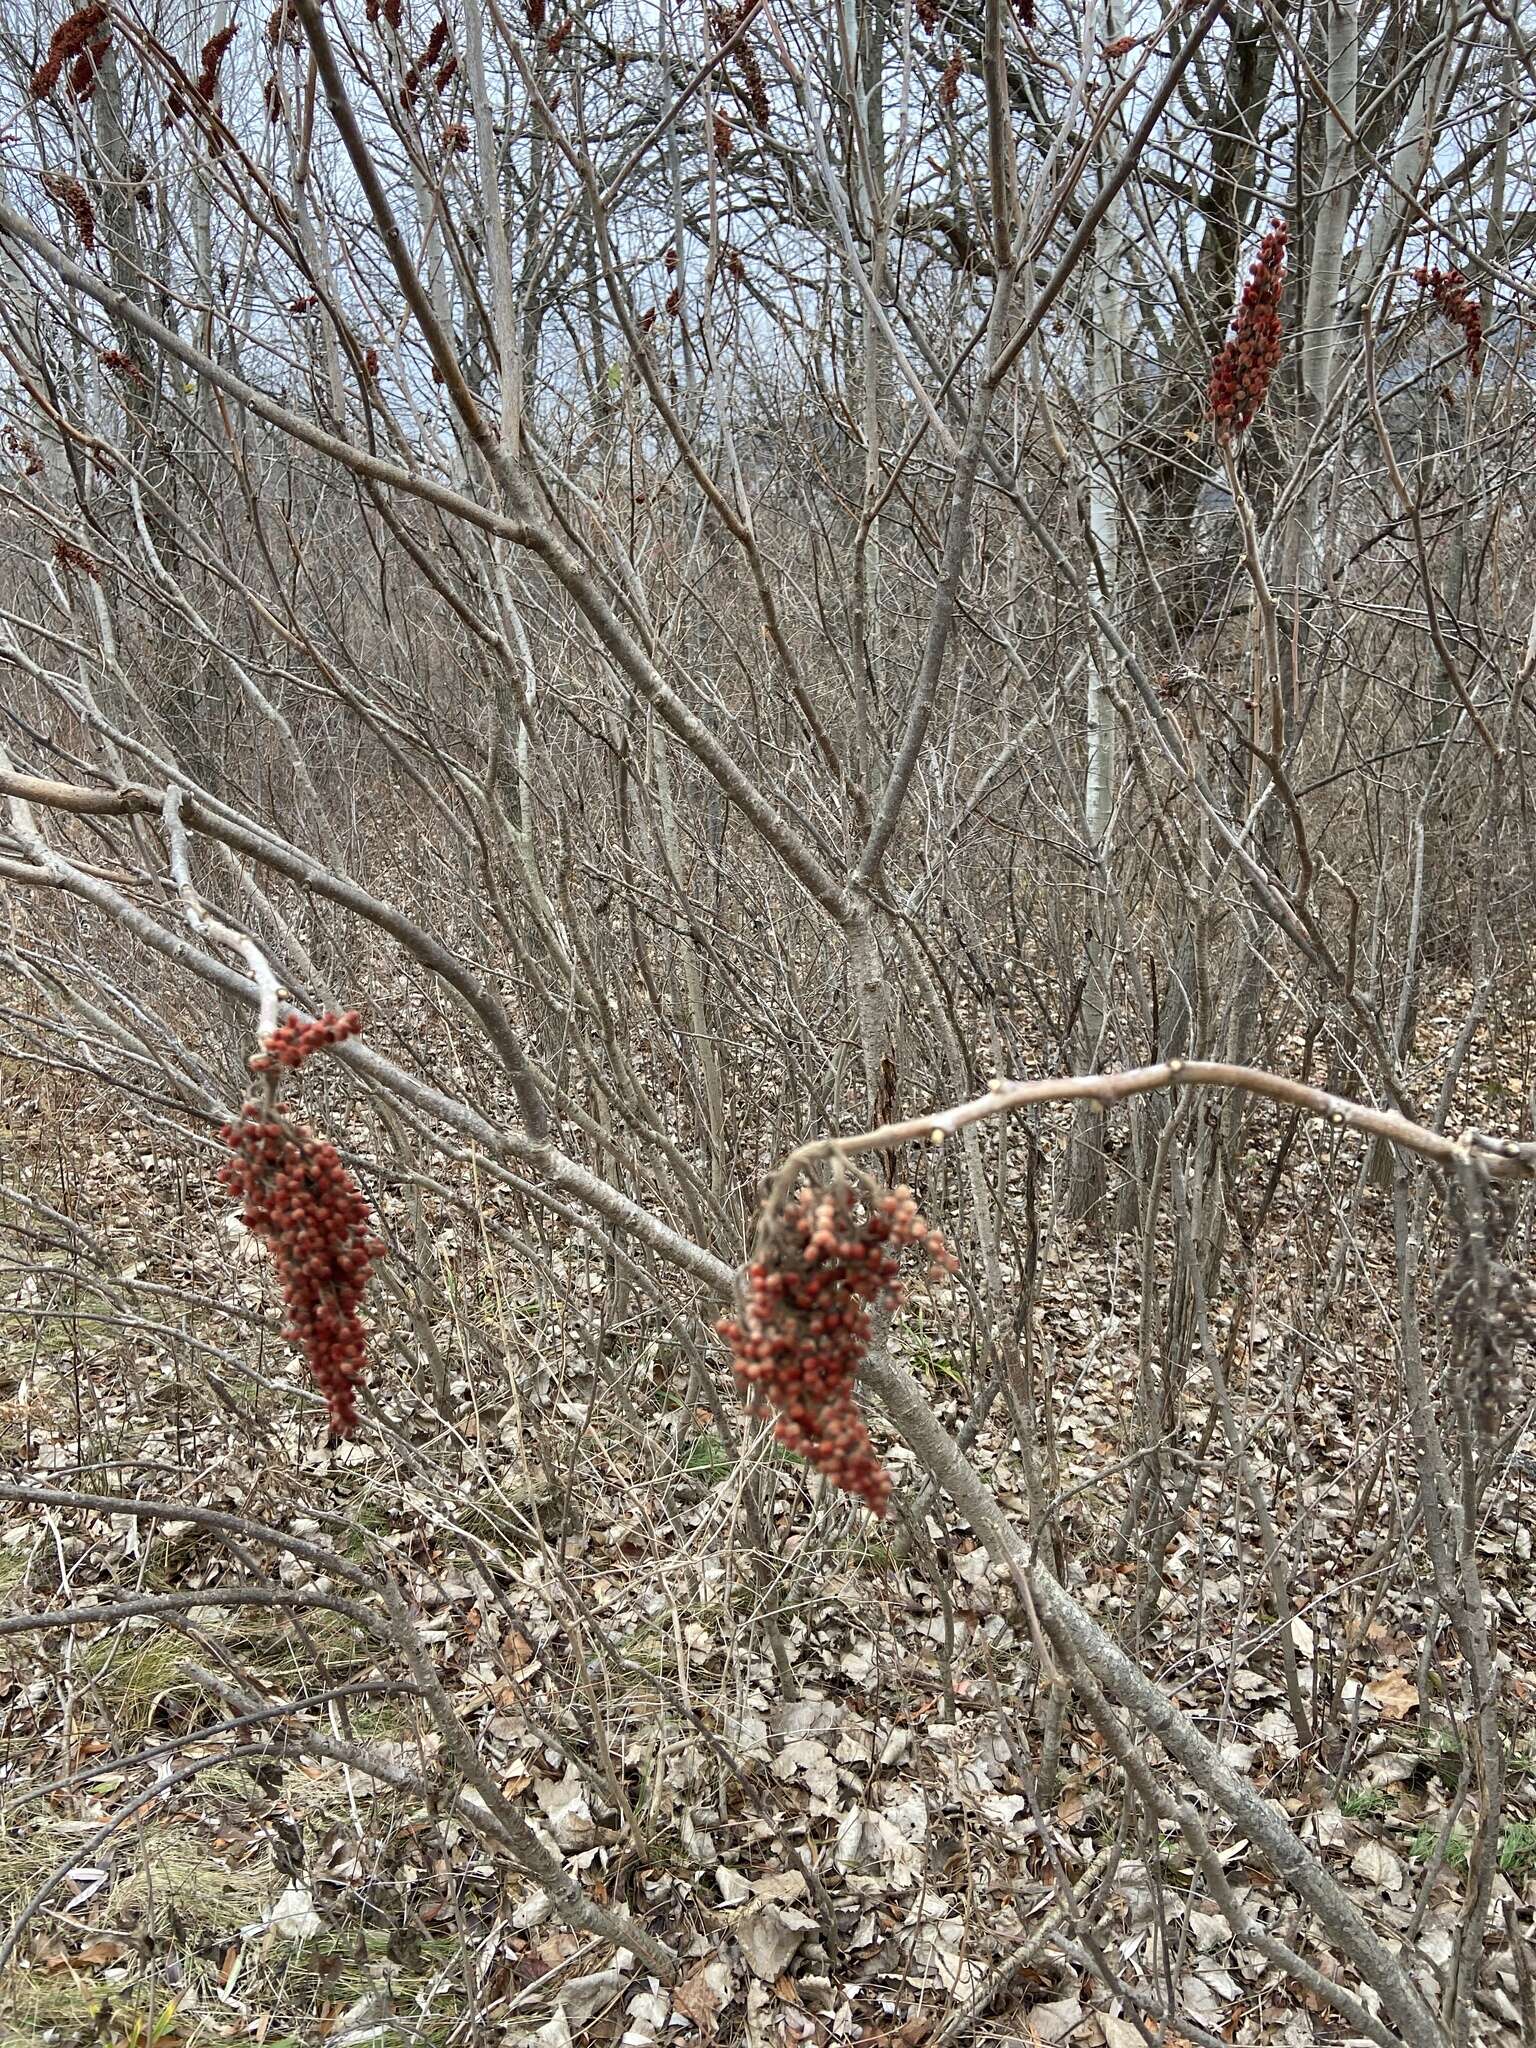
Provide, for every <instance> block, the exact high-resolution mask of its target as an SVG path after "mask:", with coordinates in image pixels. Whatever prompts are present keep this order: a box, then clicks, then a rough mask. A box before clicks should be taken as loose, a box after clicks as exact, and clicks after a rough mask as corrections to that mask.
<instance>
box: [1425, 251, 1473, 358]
mask: <svg viewBox="0 0 1536 2048" xmlns="http://www.w3.org/2000/svg"><path fill="white" fill-rule="evenodd" d="M1413 277H1414V282H1415V284H1421V285H1422V286H1423V287H1424V289H1425V291H1427V292H1428V293H1429V295H1430V297H1431V298H1432V299H1433V300H1434V302H1435V310H1436V312H1437V313H1439V315H1440V317H1441V318H1442V319H1443V320H1449V321H1450V323H1451V325H1452V326H1453V327H1459V328H1460V329H1461V331H1462V334H1463V336H1464V337H1465V340H1466V359H1467V369H1468V372H1469V373H1470V374H1471V375H1472V376H1474V377H1480V376H1481V375H1482V373H1483V309H1482V307H1481V306H1480V305H1479V304H1478V303H1477V300H1476V299H1475V298H1474V297H1473V296H1472V290H1471V287H1470V286H1469V285H1468V283H1467V280H1466V277H1465V275H1464V274H1463V273H1462V272H1461V271H1459V270H1457V269H1456V268H1455V267H1454V265H1453V266H1452V267H1451V268H1450V269H1448V270H1429V269H1420V270H1416V271H1415V272H1414V273H1413Z"/></svg>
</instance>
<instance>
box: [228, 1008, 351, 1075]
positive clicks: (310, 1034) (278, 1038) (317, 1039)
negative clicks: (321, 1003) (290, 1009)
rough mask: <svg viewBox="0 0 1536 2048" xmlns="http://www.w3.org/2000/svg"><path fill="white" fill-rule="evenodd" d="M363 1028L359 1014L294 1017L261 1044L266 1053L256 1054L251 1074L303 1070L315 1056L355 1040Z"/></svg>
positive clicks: (328, 1011) (337, 1012) (269, 1033)
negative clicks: (280, 1070) (306, 1063)
mask: <svg viewBox="0 0 1536 2048" xmlns="http://www.w3.org/2000/svg"><path fill="white" fill-rule="evenodd" d="M362 1028H363V1020H362V1018H361V1017H360V1016H359V1015H358V1013H357V1011H356V1010H343V1011H337V1010H322V1011H321V1012H320V1014H319V1016H318V1017H312V1018H310V1019H309V1020H308V1021H306V1020H305V1019H304V1018H302V1017H290V1018H289V1019H288V1021H287V1023H286V1024H279V1025H278V1027H277V1029H276V1030H275V1031H269V1032H268V1033H267V1035H266V1037H265V1038H264V1039H263V1040H262V1041H261V1043H262V1048H263V1049H262V1051H260V1052H257V1053H252V1055H251V1060H250V1067H251V1072H252V1073H253V1074H270V1073H272V1072H274V1071H275V1070H276V1069H277V1068H278V1067H302V1066H303V1064H304V1062H305V1061H306V1060H307V1059H308V1058H309V1056H310V1054H311V1053H316V1052H320V1051H321V1050H322V1049H323V1048H324V1047H325V1046H328V1045H340V1044H341V1042H342V1041H343V1039H347V1038H354V1037H355V1036H356V1035H357V1033H358V1032H359V1031H361V1030H362Z"/></svg>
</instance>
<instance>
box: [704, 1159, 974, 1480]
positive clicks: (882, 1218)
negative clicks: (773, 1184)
mask: <svg viewBox="0 0 1536 2048" xmlns="http://www.w3.org/2000/svg"><path fill="white" fill-rule="evenodd" d="M914 1247H920V1248H922V1249H923V1250H925V1251H926V1252H927V1253H928V1255H929V1262H930V1271H931V1272H932V1273H933V1274H934V1275H938V1274H941V1273H952V1272H954V1271H955V1270H956V1266H957V1261H956V1259H955V1257H954V1254H953V1253H952V1252H951V1251H950V1250H949V1249H948V1247H947V1246H946V1245H945V1242H944V1239H943V1237H942V1236H941V1235H940V1233H939V1232H938V1231H937V1230H930V1229H929V1227H928V1225H927V1223H926V1222H925V1221H924V1219H923V1218H922V1216H920V1215H919V1213H918V1208H917V1202H916V1199H915V1197H914V1196H913V1193H912V1190H911V1189H910V1188H904V1187H903V1188H893V1189H891V1190H889V1191H888V1192H886V1193H885V1194H882V1195H870V1196H868V1197H866V1198H864V1199H863V1200H859V1199H857V1198H856V1197H855V1196H853V1195H852V1194H851V1192H850V1191H849V1189H848V1188H846V1187H836V1188H802V1189H800V1191H799V1193H798V1194H797V1195H796V1196H795V1197H794V1199H793V1200H792V1201H790V1202H789V1203H788V1204H787V1206H786V1207H785V1208H784V1209H783V1210H782V1211H780V1212H779V1213H778V1214H777V1215H776V1216H774V1217H772V1218H771V1219H770V1221H769V1223H768V1225H767V1227H766V1229H765V1230H764V1231H763V1233H762V1235H761V1237H760V1240H759V1249H758V1255H757V1257H756V1258H754V1259H753V1261H752V1263H751V1264H750V1265H749V1266H748V1268H747V1295H746V1304H745V1307H744V1308H743V1310H742V1312H741V1315H740V1316H739V1317H738V1318H734V1319H733V1318H730V1317H727V1318H726V1319H724V1320H723V1321H721V1322H720V1323H718V1324H717V1325H716V1328H717V1329H718V1331H719V1334H720V1335H721V1336H722V1337H723V1338H724V1339H725V1341H726V1342H727V1343H728V1344H729V1345H730V1347H731V1350H732V1352H733V1354H734V1362H735V1369H736V1380H737V1384H738V1385H739V1386H740V1387H741V1389H742V1391H743V1392H744V1393H747V1394H749V1395H750V1396H751V1397H752V1400H753V1402H754V1405H755V1406H756V1407H757V1408H758V1411H759V1412H764V1411H766V1410H768V1409H771V1410H773V1411H774V1413H775V1414H776V1416H777V1420H776V1421H775V1423H774V1429H773V1433H774V1436H775V1438H776V1439H777V1440H778V1442H779V1443H781V1444H783V1445H784V1447H785V1449H786V1450H790V1451H795V1452H798V1454H799V1455H800V1456H801V1457H802V1458H804V1459H805V1460H806V1461H807V1463H809V1464H811V1465H813V1466H814V1467H815V1468H816V1470H817V1471H818V1472H820V1473H822V1474H824V1476H825V1477H826V1478H827V1479H829V1480H830V1481H831V1482H832V1484H833V1485H834V1486H837V1487H841V1488H842V1490H843V1491H844V1492H845V1493H852V1494H857V1495H858V1496H859V1497H860V1498H861V1499H862V1500H864V1501H865V1502H867V1504H868V1506H869V1508H870V1510H871V1512H872V1513H874V1514H876V1515H883V1514H884V1513H885V1510H886V1507H887V1505H888V1503H889V1501H890V1497H891V1478H890V1474H889V1473H888V1472H887V1471H886V1469H885V1467H884V1466H883V1465H882V1464H881V1462H880V1460H879V1458H878V1457H877V1456H876V1455H875V1449H874V1446H873V1444H872V1443H871V1442H870V1437H869V1429H868V1427H867V1425H866V1424H865V1421H864V1417H863V1416H862V1415H861V1414H860V1413H859V1408H858V1401H857V1394H856V1384H857V1380H858V1372H859V1367H860V1365H861V1364H862V1363H863V1360H864V1358H865V1355H866V1354H867V1352H868V1350H869V1343H870V1336H871V1332H872V1322H871V1311H872V1310H873V1309H874V1308H876V1307H881V1308H894V1307H895V1306H896V1305H897V1304H898V1303H899V1302H900V1300H901V1297H902V1287H901V1280H900V1271H901V1255H902V1253H903V1252H904V1251H906V1250H909V1249H912V1248H914Z"/></svg>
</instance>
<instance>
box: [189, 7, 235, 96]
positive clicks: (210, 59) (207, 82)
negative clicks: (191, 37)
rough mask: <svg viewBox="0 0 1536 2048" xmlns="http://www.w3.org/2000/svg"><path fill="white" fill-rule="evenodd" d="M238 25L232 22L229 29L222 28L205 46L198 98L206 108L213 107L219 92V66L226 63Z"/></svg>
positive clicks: (198, 80)
mask: <svg viewBox="0 0 1536 2048" xmlns="http://www.w3.org/2000/svg"><path fill="white" fill-rule="evenodd" d="M236 28H237V24H236V23H235V22H233V21H232V22H231V23H230V24H229V27H228V28H221V29H220V30H219V32H218V34H217V35H216V36H210V37H209V38H208V41H207V42H206V43H204V45H203V63H202V69H201V70H200V71H199V72H198V74H197V88H196V90H197V96H198V98H199V99H200V100H201V101H202V102H203V104H204V105H205V106H210V107H211V106H212V105H213V102H214V97H215V95H216V94H217V92H218V90H219V66H220V64H222V63H223V61H224V52H225V51H226V50H227V49H228V48H229V46H230V44H231V43H232V42H233V41H234V40H235V32H236Z"/></svg>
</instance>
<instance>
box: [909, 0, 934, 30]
mask: <svg viewBox="0 0 1536 2048" xmlns="http://www.w3.org/2000/svg"><path fill="white" fill-rule="evenodd" d="M912 12H913V13H914V14H915V15H916V16H917V21H918V26H919V27H920V28H922V29H925V30H926V31H927V33H928V34H929V35H932V34H933V32H934V30H935V29H936V28H937V27H938V25H939V0H912Z"/></svg>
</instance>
